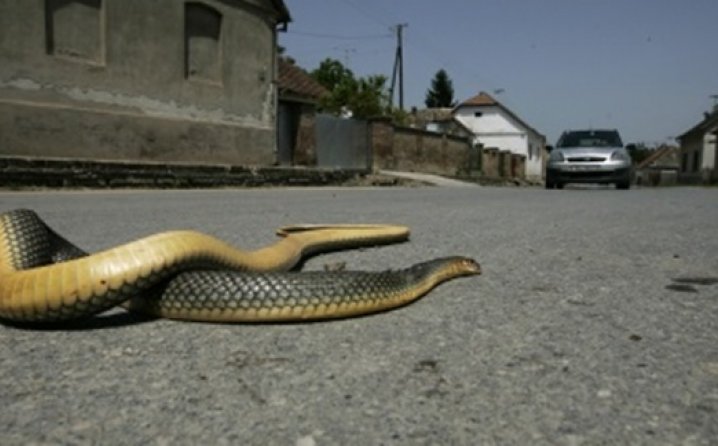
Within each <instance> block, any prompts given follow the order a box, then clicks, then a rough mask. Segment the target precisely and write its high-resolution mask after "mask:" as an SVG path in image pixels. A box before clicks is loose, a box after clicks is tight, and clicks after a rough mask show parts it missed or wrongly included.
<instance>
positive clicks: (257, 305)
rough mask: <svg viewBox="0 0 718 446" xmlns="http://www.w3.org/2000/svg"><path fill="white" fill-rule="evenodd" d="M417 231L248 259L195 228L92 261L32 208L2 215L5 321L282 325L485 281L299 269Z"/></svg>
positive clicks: (290, 231)
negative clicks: (105, 315)
mask: <svg viewBox="0 0 718 446" xmlns="http://www.w3.org/2000/svg"><path fill="white" fill-rule="evenodd" d="M409 233H410V230H409V228H408V227H406V226H400V225H382V224H374V225H372V224H342V225H333V224H328V225H322V224H319V225H295V226H286V227H283V228H280V229H279V230H277V235H278V236H279V237H280V238H279V239H278V240H277V241H276V242H274V243H273V244H270V245H268V246H266V247H262V248H258V249H255V250H243V249H240V248H237V247H235V246H232V245H230V244H228V243H226V242H224V241H222V240H220V239H218V238H216V237H214V236H211V235H207V234H204V233H202V232H199V231H194V230H170V231H165V232H160V233H156V234H152V235H149V236H145V237H142V238H139V239H136V240H133V241H130V242H127V243H124V244H120V245H117V246H114V247H111V248H107V249H105V250H102V251H99V252H96V253H92V254H90V253H88V252H85V251H84V250H83V249H81V248H79V247H78V246H76V245H75V244H73V243H72V242H70V241H68V240H67V239H66V238H65V237H63V236H61V235H60V234H59V233H58V232H57V231H55V230H54V229H52V228H51V227H50V226H49V225H48V224H47V223H46V222H45V221H43V220H42V219H41V218H40V216H39V215H38V214H37V213H36V212H35V211H33V210H30V209H16V210H12V211H8V212H4V213H2V214H0V320H4V321H9V322H27V323H45V322H67V321H74V320H80V319H83V318H89V317H92V316H95V315H98V314H99V313H102V312H104V311H106V310H109V309H111V308H113V307H116V306H121V307H123V308H125V309H126V310H129V311H130V312H135V313H140V314H144V315H147V316H152V317H160V318H168V319H177V320H186V321H206V322H228V323H231V322H281V321H285V322H286V321H290V322H291V321H304V320H322V319H333V318H345V317H354V316H361V315H366V314H370V313H376V312H381V311H386V310H391V309H394V308H397V307H400V306H403V305H406V304H408V303H410V302H413V301H415V300H417V299H418V298H419V297H421V296H423V295H425V294H427V293H428V292H429V291H430V290H432V289H433V288H434V287H436V286H437V285H439V284H441V283H443V282H446V281H448V280H451V279H454V278H457V277H461V276H470V275H477V274H480V273H481V267H480V265H479V264H478V263H477V262H476V261H475V260H473V259H472V258H470V257H463V256H450V257H442V258H437V259H433V260H429V261H424V262H420V263H416V264H414V265H411V266H409V267H405V268H402V269H389V270H383V271H352V270H346V271H345V270H341V271H296V270H295V267H297V266H298V265H299V264H301V262H303V261H304V260H305V259H306V258H307V257H309V256H312V255H315V254H318V253H321V252H327V251H332V250H339V249H350V248H358V247H362V246H377V245H382V244H389V243H398V242H404V241H406V240H408V238H409Z"/></svg>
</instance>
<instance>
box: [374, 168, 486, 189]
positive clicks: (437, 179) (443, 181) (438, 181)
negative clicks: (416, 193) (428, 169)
mask: <svg viewBox="0 0 718 446" xmlns="http://www.w3.org/2000/svg"><path fill="white" fill-rule="evenodd" d="M379 173H380V174H382V175H388V176H394V177H399V178H407V179H410V180H415V181H423V182H425V183H429V184H432V185H434V186H441V187H479V184H477V183H470V182H468V181H460V180H454V179H452V178H446V177H442V176H440V175H432V174H429V173H418V172H398V171H394V170H380V171H379Z"/></svg>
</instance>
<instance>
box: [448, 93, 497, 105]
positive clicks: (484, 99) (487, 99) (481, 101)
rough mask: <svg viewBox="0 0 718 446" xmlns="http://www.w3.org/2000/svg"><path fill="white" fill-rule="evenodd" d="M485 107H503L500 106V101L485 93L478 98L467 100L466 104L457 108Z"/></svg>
mask: <svg viewBox="0 0 718 446" xmlns="http://www.w3.org/2000/svg"><path fill="white" fill-rule="evenodd" d="M484 105H501V104H499V101H497V100H496V99H494V98H492V97H491V95H489V94H488V93H486V92H485V91H482V92H479V94H477V95H476V96H474V97H472V98H469V99H467V100H465V101H464V102H462V103H460V104H459V105H457V106H456V108H459V107H463V106H475V107H480V106H484Z"/></svg>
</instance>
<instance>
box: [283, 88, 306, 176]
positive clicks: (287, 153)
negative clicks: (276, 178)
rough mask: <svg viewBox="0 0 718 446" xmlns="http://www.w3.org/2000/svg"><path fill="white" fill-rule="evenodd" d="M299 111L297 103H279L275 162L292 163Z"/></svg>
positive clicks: (284, 164)
mask: <svg viewBox="0 0 718 446" xmlns="http://www.w3.org/2000/svg"><path fill="white" fill-rule="evenodd" d="M301 113H302V110H301V106H299V105H296V104H292V103H289V102H280V103H279V107H278V109H277V162H278V163H279V164H280V165H282V166H291V165H292V164H293V161H294V147H295V145H296V143H297V131H298V129H299V118H300V116H301Z"/></svg>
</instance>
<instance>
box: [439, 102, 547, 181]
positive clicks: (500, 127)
mask: <svg viewBox="0 0 718 446" xmlns="http://www.w3.org/2000/svg"><path fill="white" fill-rule="evenodd" d="M453 113H454V117H455V119H457V120H458V121H460V122H461V123H462V124H463V125H464V126H465V127H466V128H468V129H469V130H471V132H472V133H473V134H474V138H475V141H474V142H475V143H478V144H481V145H483V146H484V147H486V148H498V149H500V150H508V151H510V152H511V153H514V154H517V155H523V156H524V157H525V172H524V174H525V178H527V179H529V180H541V178H542V177H543V172H544V169H543V168H544V162H543V159H544V153H545V152H544V148H545V146H546V138H545V137H544V136H543V135H542V134H541V133H539V132H538V131H536V130H535V129H534V128H533V127H531V126H529V125H528V124H526V123H525V122H524V121H523V120H522V119H520V118H519V117H518V116H517V115H516V114H514V113H513V112H512V111H511V110H509V109H508V108H506V107H505V106H504V105H502V104H501V103H500V102H498V101H497V100H496V99H494V98H493V97H491V96H490V95H489V94H488V93H485V92H481V93H479V94H478V95H477V96H474V97H472V98H469V99H467V100H466V101H464V102H462V103H460V104H459V105H457V106H456V107H455V108H454V112H453Z"/></svg>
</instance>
